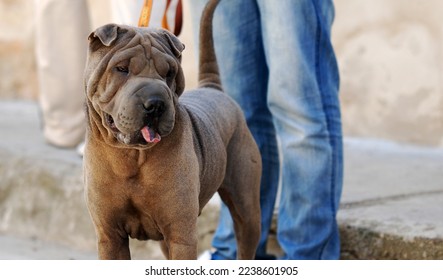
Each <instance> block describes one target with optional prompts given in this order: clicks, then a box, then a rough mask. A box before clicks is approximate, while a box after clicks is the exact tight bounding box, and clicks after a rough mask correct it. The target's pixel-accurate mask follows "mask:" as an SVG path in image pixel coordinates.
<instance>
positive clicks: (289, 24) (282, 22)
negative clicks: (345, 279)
mask: <svg viewBox="0 0 443 280" xmlns="http://www.w3.org/2000/svg"><path fill="white" fill-rule="evenodd" d="M257 1H258V3H259V9H260V14H261V17H262V28H263V29H262V30H263V41H264V48H265V53H266V59H267V63H268V67H269V85H268V104H269V108H270V110H271V112H272V115H273V117H274V122H275V127H276V131H277V137H278V139H279V144H280V146H279V150H280V152H281V153H280V155H281V160H282V182H281V184H282V192H281V201H280V205H279V213H278V229H277V230H278V233H277V236H278V241H279V243H280V245H281V247H282V248H283V250H284V252H285V256H284V257H283V258H287V259H338V258H339V256H340V240H339V235H338V227H337V222H336V214H337V210H338V205H339V201H340V196H341V189H342V170H343V163H342V134H341V121H340V109H339V101H338V85H339V77H338V69H337V64H336V60H335V55H334V52H333V48H332V46H331V43H330V26H331V24H332V20H333V14H334V13H333V4H332V2H331V1H328V0H298V1H293V0H279V1H267V0H257Z"/></svg>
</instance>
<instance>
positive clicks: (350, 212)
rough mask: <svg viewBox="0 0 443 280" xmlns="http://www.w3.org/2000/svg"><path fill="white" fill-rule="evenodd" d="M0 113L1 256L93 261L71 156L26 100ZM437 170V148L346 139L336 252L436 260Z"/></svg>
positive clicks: (209, 216)
mask: <svg viewBox="0 0 443 280" xmlns="http://www.w3.org/2000/svg"><path fill="white" fill-rule="evenodd" d="M0 112H2V117H1V118H0V129H1V131H2V132H1V137H0V248H1V249H0V259H90V258H95V252H94V250H95V237H94V233H93V229H92V226H91V223H90V220H89V216H88V213H87V211H86V208H85V205H84V200H83V193H82V176H81V174H82V170H81V169H82V167H81V159H80V157H78V156H77V154H76V153H75V152H74V151H68V150H60V149H55V148H52V147H50V146H48V145H46V144H45V143H44V141H43V138H42V136H41V133H40V123H39V114H38V109H37V106H36V104H35V103H32V102H22V101H21V102H17V101H14V102H6V101H3V102H0ZM442 171H443V149H431V148H423V147H414V146H405V145H399V144H395V143H390V142H383V141H376V140H368V139H349V138H347V139H345V179H344V189H343V198H342V204H341V209H340V212H339V222H340V228H341V236H342V247H343V249H342V250H343V258H346V259H443V219H442V218H441V217H442V215H443V172H442ZM215 205H216V203H215ZM208 209H209V210H207V211H206V213H204V215H203V217H202V219H201V222H200V231H201V232H202V234H201V236H200V239H201V240H203V242H202V244H203V245H202V246H201V247H202V248H201V249H205V248H206V247H207V246H208V244H209V243H208V241H209V240H210V236H211V234H212V232H213V230H214V226H215V224H216V217H217V213H216V209H217V207H216V206H214V203H213V204H211V206H210V207H208ZM153 246H154V245H153ZM205 246H206V247H205ZM155 247H156V245H155ZM134 248H136V249H135V250H134V252H135V254H136V255H137V252H138V251H137V249H139V251H143V252H144V253H140V254H139V255H138V256H139V257H140V258H158V257H159V256H161V255H160V253H159V252H158V250H157V249H151V247H150V246H144V245H140V244H135V245H134ZM273 250H275V251H276V252H278V248H277V247H276V246H274V248H273Z"/></svg>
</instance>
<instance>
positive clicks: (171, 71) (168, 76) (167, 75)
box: [166, 69, 175, 81]
mask: <svg viewBox="0 0 443 280" xmlns="http://www.w3.org/2000/svg"><path fill="white" fill-rule="evenodd" d="M174 74H175V73H174V71H173V70H172V69H169V71H168V73H166V80H168V81H170V80H172V79H173V78H174Z"/></svg>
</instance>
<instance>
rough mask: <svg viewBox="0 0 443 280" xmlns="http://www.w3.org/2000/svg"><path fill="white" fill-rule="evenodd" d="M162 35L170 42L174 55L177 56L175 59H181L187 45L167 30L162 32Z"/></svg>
mask: <svg viewBox="0 0 443 280" xmlns="http://www.w3.org/2000/svg"><path fill="white" fill-rule="evenodd" d="M162 33H163V36H165V38H166V40H167V41H168V43H169V46H170V47H171V50H172V53H173V54H174V55H175V57H177V58H180V57H181V55H182V52H183V50H184V49H185V45H184V44H183V43H182V42H180V40H179V39H178V38H177V37H176V36H175V35H174V34H172V33H171V32H169V31H167V30H162Z"/></svg>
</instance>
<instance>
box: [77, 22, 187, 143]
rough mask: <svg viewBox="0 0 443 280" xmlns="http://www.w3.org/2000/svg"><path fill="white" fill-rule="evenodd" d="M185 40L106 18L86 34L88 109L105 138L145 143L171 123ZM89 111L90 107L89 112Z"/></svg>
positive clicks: (179, 91) (154, 140) (179, 87)
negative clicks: (100, 25)
mask: <svg viewBox="0 0 443 280" xmlns="http://www.w3.org/2000/svg"><path fill="white" fill-rule="evenodd" d="M183 49H184V45H183V44H182V43H181V42H180V41H179V40H178V39H177V37H175V36H174V35H173V34H171V33H169V32H168V31H166V30H158V29H151V28H136V27H130V26H124V25H116V24H108V25H105V26H102V27H100V28H98V29H97V30H95V31H94V32H92V33H91V35H90V36H89V53H88V61H87V65H86V70H85V87H86V94H87V99H88V104H89V105H88V107H91V106H92V107H93V108H88V110H94V113H95V116H96V117H97V118H99V120H95V121H96V122H97V125H98V126H100V125H101V126H102V127H101V128H100V131H101V132H102V134H103V133H106V135H103V137H104V138H105V139H110V141H114V142H115V143H117V145H125V146H134V147H139V148H149V147H151V146H153V145H154V144H155V143H157V142H159V141H161V138H162V137H165V136H167V135H168V134H169V133H170V132H171V131H172V129H173V128H174V121H175V105H176V104H177V100H178V97H179V96H180V95H181V94H182V92H183V90H184V77H183V71H182V69H181V66H180V61H181V52H182V51H183ZM89 114H90V113H89Z"/></svg>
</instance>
